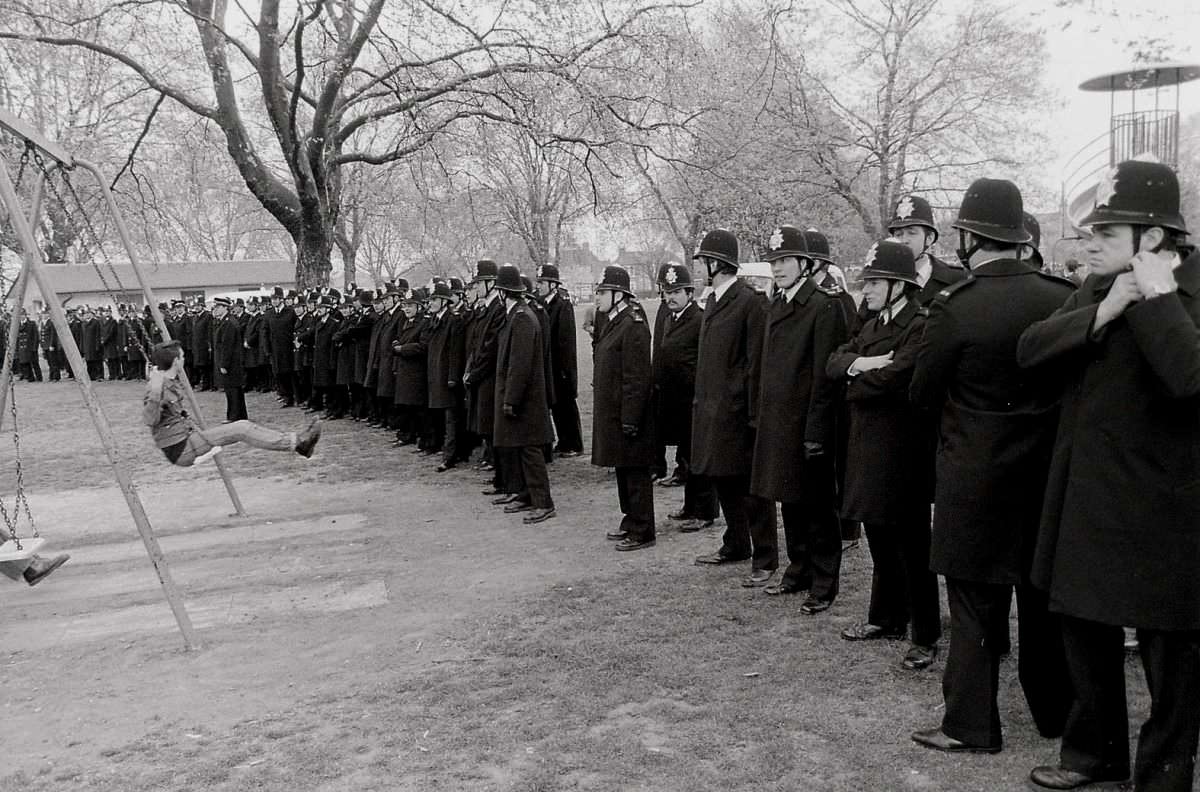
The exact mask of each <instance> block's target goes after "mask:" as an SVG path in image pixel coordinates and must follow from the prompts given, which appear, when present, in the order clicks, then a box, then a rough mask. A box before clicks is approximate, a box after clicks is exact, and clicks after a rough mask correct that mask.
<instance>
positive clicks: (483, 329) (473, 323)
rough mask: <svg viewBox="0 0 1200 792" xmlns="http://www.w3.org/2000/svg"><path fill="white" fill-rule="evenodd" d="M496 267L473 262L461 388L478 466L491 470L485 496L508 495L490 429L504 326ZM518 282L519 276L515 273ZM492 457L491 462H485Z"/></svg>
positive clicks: (488, 262) (494, 264) (483, 262)
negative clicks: (480, 447) (477, 441)
mask: <svg viewBox="0 0 1200 792" xmlns="http://www.w3.org/2000/svg"><path fill="white" fill-rule="evenodd" d="M498 269H499V267H498V266H497V265H496V262H494V261H492V260H491V259H480V260H479V261H477V262H475V277H474V278H473V279H472V280H471V293H472V297H473V298H474V306H473V310H474V313H473V315H472V317H471V320H470V322H469V324H468V327H467V332H466V341H465V344H466V350H467V363H466V369H465V372H464V373H463V380H462V381H463V385H465V386H466V387H467V421H468V423H469V425H470V428H471V431H472V432H474V433H475V434H476V435H478V436H479V437H480V438H482V439H483V442H484V445H485V448H484V460H483V461H481V463H480V466H481V468H484V469H490V470H493V473H494V475H493V477H492V487H490V488H489V489H487V490H485V491H484V494H485V495H500V496H507V495H508V494H509V493H508V492H507V490H506V489H505V487H504V481H503V480H502V478H501V471H500V470H499V466H498V465H496V464H495V459H494V456H495V455H494V453H493V452H492V430H493V428H494V419H495V407H496V344H497V342H498V341H499V338H500V330H501V328H503V327H504V321H505V316H506V314H505V309H504V300H502V299H501V298H500V293H499V292H497V291H496V274H497V271H498ZM517 280H518V281H519V280H520V273H518V274H517ZM489 457H491V458H492V461H491V462H488V461H487V460H488V458H489Z"/></svg>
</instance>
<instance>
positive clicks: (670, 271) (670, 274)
mask: <svg viewBox="0 0 1200 792" xmlns="http://www.w3.org/2000/svg"><path fill="white" fill-rule="evenodd" d="M664 280H666V282H667V283H669V284H671V285H672V286H674V285H675V283H676V281H678V280H679V273H678V272H676V271H675V268H674V267H667V275H666V277H665V278H664Z"/></svg>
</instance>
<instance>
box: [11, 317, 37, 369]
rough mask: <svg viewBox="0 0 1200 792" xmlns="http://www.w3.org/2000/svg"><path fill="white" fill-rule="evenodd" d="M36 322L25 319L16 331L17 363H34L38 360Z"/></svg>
mask: <svg viewBox="0 0 1200 792" xmlns="http://www.w3.org/2000/svg"><path fill="white" fill-rule="evenodd" d="M38 335H39V334H38V326H37V322H35V321H33V320H32V319H30V318H29V317H28V316H27V317H25V319H24V321H22V322H21V329H20V330H19V331H17V362H18V363H34V362H36V361H37V359H38V345H39V344H40V343H41V340H40V339H39V338H38Z"/></svg>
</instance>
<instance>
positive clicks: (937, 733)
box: [912, 728, 1000, 754]
mask: <svg viewBox="0 0 1200 792" xmlns="http://www.w3.org/2000/svg"><path fill="white" fill-rule="evenodd" d="M912 739H913V742H915V743H917V744H918V745H923V746H925V747H926V748H932V749H934V750H935V751H946V752H947V753H988V754H994V753H1000V746H999V745H996V746H990V745H971V744H970V743H965V742H963V741H962V740H956V739H954V738H953V737H951V736H949V735H947V734H946V733H945V732H943V731H942V730H941V728H937V729H926V730H924V731H918V732H913V734H912Z"/></svg>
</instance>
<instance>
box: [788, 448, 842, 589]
mask: <svg viewBox="0 0 1200 792" xmlns="http://www.w3.org/2000/svg"><path fill="white" fill-rule="evenodd" d="M802 475H803V479H804V487H803V490H804V499H803V500H800V501H794V502H788V503H784V504H782V506H781V508H780V511H781V512H782V514H783V535H784V541H785V543H786V545H787V554H788V567H787V570H786V571H785V572H784V573H783V579H784V581H785V582H787V583H794V584H796V585H798V586H800V587H801V588H807V589H808V590H809V594H810V595H811V596H812V597H815V598H817V599H820V600H825V601H829V602H832V601H833V600H834V599H835V598H836V597H837V594H838V581H839V577H840V573H841V567H842V528H841V524H840V523H839V522H838V516H837V507H836V506H835V500H834V499H835V497H836V489H835V483H834V477H833V465H832V460H830V458H829V456H828V455H823V456H821V457H818V458H816V459H813V460H809V461H806V462H805V463H804V470H803V474H802ZM772 508H773V505H772Z"/></svg>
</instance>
